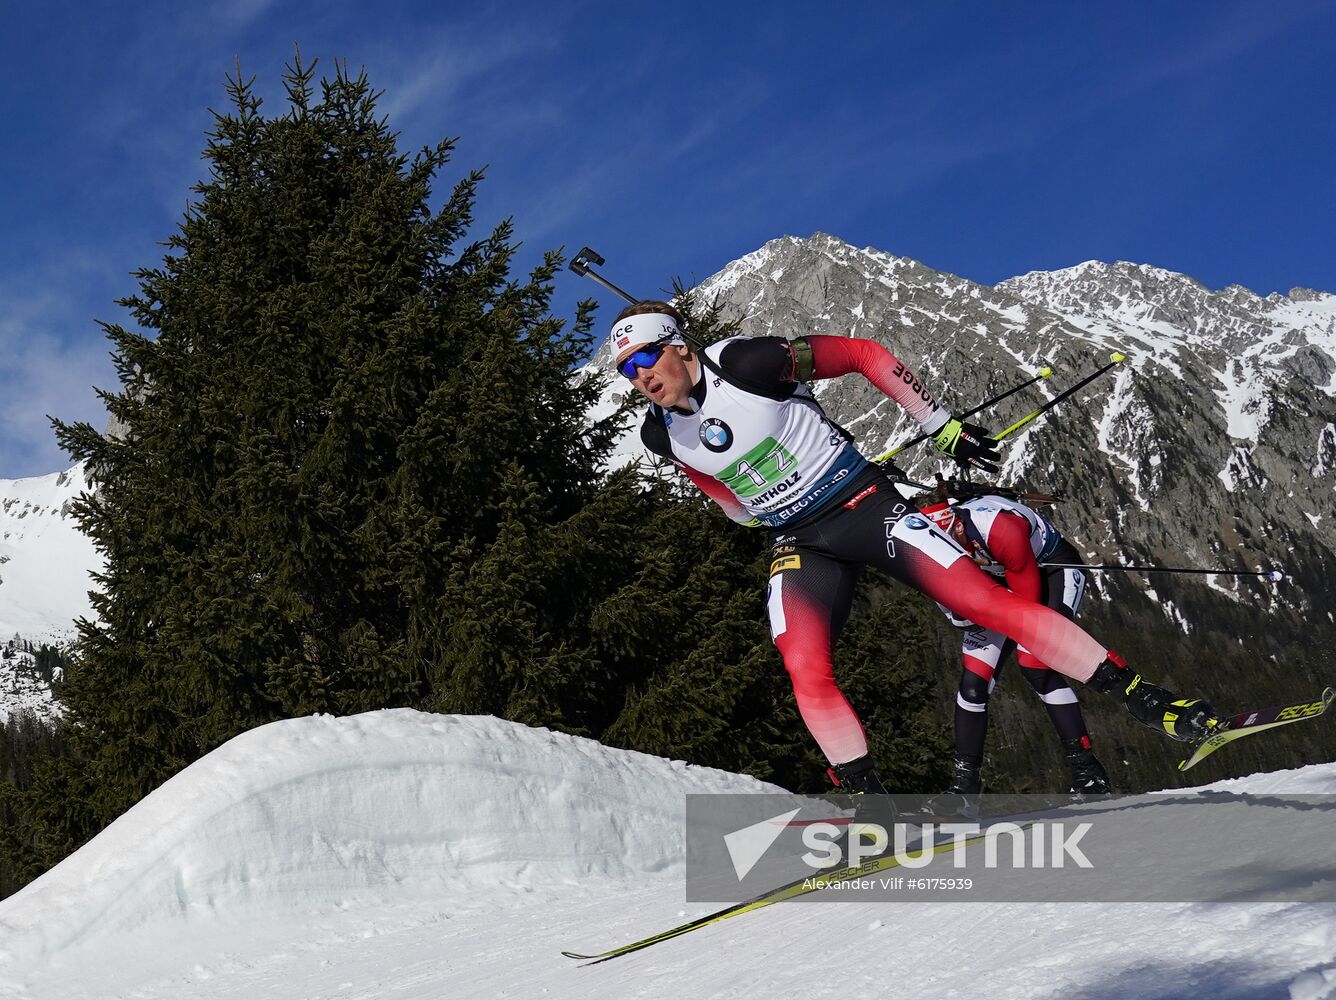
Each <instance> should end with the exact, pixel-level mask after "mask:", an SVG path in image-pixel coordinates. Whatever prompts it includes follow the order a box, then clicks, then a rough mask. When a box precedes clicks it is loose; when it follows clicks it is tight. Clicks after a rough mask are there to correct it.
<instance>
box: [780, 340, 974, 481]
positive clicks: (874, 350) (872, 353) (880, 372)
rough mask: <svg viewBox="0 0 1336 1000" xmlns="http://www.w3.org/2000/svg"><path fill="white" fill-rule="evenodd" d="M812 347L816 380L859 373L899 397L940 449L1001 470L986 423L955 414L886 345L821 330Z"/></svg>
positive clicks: (886, 392) (892, 395) (960, 457)
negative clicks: (970, 420)
mask: <svg viewBox="0 0 1336 1000" xmlns="http://www.w3.org/2000/svg"><path fill="white" fill-rule="evenodd" d="M806 341H807V343H808V344H809V345H810V347H811V352H812V358H811V366H812V375H811V377H812V378H814V379H823V378H837V377H839V376H840V375H849V374H852V373H853V372H858V373H859V374H860V375H862V376H863V377H864V378H866V379H867V380H868V381H869V382H871V383H872V384H873V385H875V386H876V387H877V388H878V389H880V390H881V391H882V392H883V393H885V394H886V395H887V396H889V397H890V398H891V399H893V400H895V402H896V403H898V404H899V405H900V406H901V407H902V408H903V409H904V410H905V412H906V413H908V414H909V415H910V416H911V417H913V418H914V420H916V421H917V422H918V424H919V426H920V427H922V428H923V430H924V431H925V432H926V433H928V434H932V435H933V442H934V443H935V444H936V445H937V450H938V451H940V452H942V454H944V455H949V456H950V457H951V458H954V459H955V460H956V461H958V462H960V463H961V464H962V465H964V464H968V463H970V462H973V463H974V464H976V465H978V466H979V467H980V468H983V469H985V470H986V471H990V472H995V471H997V469H996V466H994V465H993V464H992V463H994V462H996V461H997V459H998V452H997V442H996V441H994V440H993V439H992V438H991V437H990V436H989V435H988V432H987V431H985V430H984V429H983V428H982V427H979V426H977V425H975V424H967V423H964V422H962V421H960V420H957V419H956V418H954V417H953V416H951V412H950V411H949V410H948V409H947V408H946V407H944V406H942V405H941V404H940V403H939V402H937V400H936V399H935V398H934V397H933V395H932V393H930V392H929V391H928V390H927V388H925V387H924V385H923V380H922V379H921V378H919V377H918V375H917V374H916V373H915V372H914V370H913V369H912V368H910V367H909V366H908V365H907V364H905V363H904V362H903V361H901V360H900V359H899V358H897V357H896V356H895V355H894V354H892V353H891V352H890V351H888V350H887V349H886V348H885V347H882V346H881V344H878V343H877V342H876V341H874V340H864V339H863V338H861V337H834V336H829V335H822V334H816V335H814V336H811V337H807V338H806Z"/></svg>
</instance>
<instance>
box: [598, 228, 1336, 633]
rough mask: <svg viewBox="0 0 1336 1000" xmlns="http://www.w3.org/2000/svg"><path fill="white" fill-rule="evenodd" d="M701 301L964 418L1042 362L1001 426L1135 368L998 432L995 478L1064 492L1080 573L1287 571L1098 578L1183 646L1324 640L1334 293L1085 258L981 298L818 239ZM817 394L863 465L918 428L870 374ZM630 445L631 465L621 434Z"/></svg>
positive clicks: (1335, 444) (916, 454) (945, 277)
mask: <svg viewBox="0 0 1336 1000" xmlns="http://www.w3.org/2000/svg"><path fill="white" fill-rule="evenodd" d="M696 292H697V294H698V295H699V296H700V297H701V298H702V299H703V300H706V301H709V300H712V299H714V300H717V301H719V302H720V304H721V305H722V306H723V307H724V315H725V316H726V317H728V318H731V319H737V320H740V322H741V330H742V333H743V334H745V335H763V334H769V335H781V336H788V337H794V336H800V335H802V334H805V333H811V332H816V333H829V334H838V335H843V336H860V337H868V338H871V339H874V340H878V341H881V342H882V343H885V344H886V345H887V346H888V347H890V348H891V349H892V350H894V351H895V353H896V354H897V355H898V356H899V357H900V358H902V359H903V360H905V361H906V362H908V363H909V364H911V365H912V366H913V367H914V368H915V369H916V370H917V371H918V372H919V374H920V375H922V376H924V378H925V381H926V382H927V384H928V385H929V386H932V387H935V388H936V389H938V390H939V392H940V394H941V396H942V398H943V399H944V401H945V402H946V403H947V404H948V405H950V406H952V407H953V408H954V409H956V410H957V412H960V411H963V410H966V409H969V408H972V407H973V406H974V405H975V404H977V403H978V402H980V401H982V400H983V399H986V398H989V397H990V396H993V395H996V394H997V393H999V392H1001V391H1002V390H1004V389H1006V388H1009V387H1010V386H1012V385H1016V384H1019V383H1020V382H1022V381H1025V380H1026V379H1027V378H1028V377H1030V376H1031V375H1033V374H1034V373H1035V372H1036V371H1037V370H1038V369H1039V368H1040V367H1042V366H1043V365H1044V364H1050V365H1052V366H1053V368H1054V374H1053V376H1052V377H1051V378H1050V379H1049V380H1048V381H1047V382H1045V383H1040V384H1039V385H1037V386H1035V387H1034V388H1033V389H1032V390H1027V392H1025V393H1022V394H1020V395H1018V396H1014V397H1012V398H1011V399H1009V400H1007V401H1006V403H1004V404H1003V405H1002V406H1001V407H1000V408H999V409H998V411H997V412H985V413H983V414H981V415H980V416H978V417H976V418H974V419H975V420H977V421H978V422H981V423H983V424H984V425H985V426H987V427H990V428H991V429H993V430H998V429H1000V428H1002V427H1005V426H1008V425H1009V424H1011V423H1012V422H1014V421H1015V420H1018V419H1019V418H1020V417H1022V416H1024V415H1025V414H1026V413H1028V412H1030V411H1031V410H1033V409H1034V408H1036V407H1037V406H1039V405H1040V404H1041V403H1042V402H1043V400H1044V399H1046V398H1052V396H1054V395H1055V394H1056V393H1057V392H1059V391H1061V390H1062V389H1063V388H1064V387H1066V386H1069V385H1072V384H1073V383H1075V382H1076V381H1078V380H1079V379H1080V378H1081V377H1082V376H1084V375H1086V374H1088V373H1090V372H1093V371H1094V370H1095V369H1096V368H1098V367H1100V366H1101V365H1103V364H1106V363H1108V362H1109V360H1110V356H1111V355H1112V354H1113V353H1114V352H1121V353H1123V354H1125V355H1127V360H1126V361H1125V362H1123V363H1122V364H1120V365H1119V366H1118V367H1117V368H1115V369H1114V370H1113V371H1112V372H1110V373H1109V374H1107V375H1105V376H1103V377H1101V378H1100V379H1098V380H1096V381H1095V382H1093V383H1091V384H1090V385H1089V386H1088V387H1087V388H1086V389H1085V390H1082V391H1081V392H1080V393H1078V394H1077V395H1076V396H1075V397H1074V398H1073V399H1071V400H1069V401H1067V402H1065V403H1063V404H1061V405H1060V406H1058V407H1057V408H1055V409H1054V410H1053V411H1051V413H1050V414H1049V415H1047V416H1046V417H1044V418H1042V419H1041V420H1038V421H1035V422H1033V423H1031V424H1029V425H1027V426H1026V427H1025V428H1023V429H1021V430H1020V431H1019V432H1017V433H1016V434H1014V435H1012V436H1011V437H1010V438H1009V439H1008V442H1007V447H1006V448H1005V449H1004V456H1005V459H1006V461H1005V464H1004V467H1003V474H1002V477H1001V479H1002V481H1003V482H1019V483H1023V484H1025V485H1027V486H1029V487H1030V488H1035V489H1042V490H1061V491H1065V492H1066V493H1067V494H1068V495H1069V496H1070V497H1071V501H1070V502H1068V503H1066V504H1064V505H1063V506H1062V507H1061V508H1059V509H1058V511H1057V513H1056V515H1055V519H1056V520H1057V522H1058V524H1059V526H1060V527H1062V528H1063V529H1064V531H1065V532H1066V533H1068V534H1069V535H1070V536H1071V537H1072V538H1073V540H1074V541H1075V542H1076V543H1078V545H1079V546H1080V547H1083V548H1084V551H1085V555H1086V556H1087V557H1088V560H1089V561H1098V562H1108V563H1125V564H1133V563H1155V564H1160V565H1174V566H1207V567H1209V566H1220V567H1222V568H1234V569H1248V570H1260V569H1268V568H1273V567H1274V568H1280V569H1281V570H1283V571H1284V572H1285V573H1286V574H1287V579H1286V580H1285V582H1283V583H1281V584H1280V585H1279V586H1272V585H1270V584H1265V583H1262V582H1259V581H1257V580H1256V579H1252V580H1249V579H1246V578H1244V579H1239V578H1234V577H1226V576H1202V577H1196V578H1182V577H1179V578H1173V579H1170V578H1166V577H1164V576H1157V577H1153V578H1150V579H1149V580H1146V579H1141V578H1132V579H1125V578H1122V577H1121V576H1120V575H1114V574H1107V575H1105V576H1102V577H1096V578H1095V580H1094V584H1095V586H1096V588H1097V589H1101V590H1104V591H1105V592H1106V595H1108V594H1111V595H1113V596H1115V597H1126V598H1128V599H1129V600H1131V599H1133V598H1132V595H1134V594H1135V595H1137V596H1136V597H1135V598H1134V600H1135V601H1140V602H1145V601H1146V598H1147V597H1148V598H1149V600H1150V602H1151V603H1152V604H1153V605H1154V606H1155V607H1156V608H1158V609H1159V613H1161V614H1162V615H1163V616H1164V618H1167V619H1168V620H1169V621H1170V622H1172V623H1173V625H1174V627H1176V628H1178V629H1181V630H1182V631H1183V632H1191V631H1192V630H1193V629H1197V628H1200V627H1202V626H1203V625H1205V626H1207V627H1209V624H1210V622H1211V620H1212V612H1211V610H1210V609H1211V607H1212V602H1214V606H1215V607H1224V608H1228V607H1229V606H1230V605H1243V606H1246V607H1248V608H1250V609H1251V608H1252V607H1254V606H1255V607H1257V608H1259V609H1261V611H1262V612H1264V613H1267V614H1269V615H1271V616H1272V618H1273V620H1277V619H1279V620H1283V621H1284V622H1285V623H1287V624H1288V625H1291V626H1293V629H1292V630H1291V632H1292V633H1293V634H1295V635H1298V634H1300V633H1303V634H1304V639H1305V640H1306V639H1307V638H1308V634H1307V632H1306V630H1308V629H1311V628H1313V627H1316V628H1318V629H1319V631H1320V632H1322V633H1323V634H1327V635H1333V636H1336V630H1333V625H1334V624H1336V602H1333V601H1332V599H1331V596H1330V593H1331V591H1330V586H1329V582H1328V581H1329V580H1330V579H1331V578H1332V575H1333V573H1336V296H1333V295H1331V294H1329V293H1325V292H1315V291H1311V290H1307V289H1295V290H1293V291H1292V292H1290V293H1289V294H1288V295H1279V294H1272V295H1268V296H1266V297H1265V298H1263V297H1260V296H1258V295H1256V294H1254V293H1253V292H1250V291H1248V290H1247V289H1245V288H1242V287H1240V286H1238V285H1232V286H1230V287H1228V288H1226V289H1223V290H1221V291H1211V290H1210V289H1207V288H1206V287H1204V286H1203V285H1201V284H1200V283H1198V282H1196V281H1194V280H1193V279H1192V278H1189V277H1187V276H1186V275H1182V274H1176V273H1174V272H1171V271H1166V270H1163V269H1161V268H1156V267H1149V266H1145V265H1138V264H1127V263H1116V264H1103V263H1099V262H1096V261H1091V262H1087V263H1084V264H1080V265H1078V266H1076V267H1072V268H1067V269H1064V270H1061V271H1053V272H1034V273H1031V274H1026V275H1023V276H1021V277H1018V278H1011V279H1009V280H1007V281H1003V282H1001V283H999V284H998V285H997V286H996V287H989V286H987V285H982V284H978V283H976V282H972V281H968V280H966V279H964V278H960V277H957V276H955V275H952V274H947V273H945V272H941V271H936V270H933V269H932V268H929V267H926V266H925V265H923V264H921V263H919V262H917V261H914V260H910V259H908V258H904V257H895V256H892V255H891V254H888V253H883V252H881V251H879V250H875V249H872V248H865V249H857V248H855V247H853V246H850V245H849V244H847V243H844V242H842V241H841V240H839V239H836V238H835V237H832V236H827V235H824V234H817V235H815V236H813V237H811V238H809V239H797V238H793V237H785V238H782V239H777V240H774V241H772V242H770V243H767V244H766V245H765V246H764V247H762V248H760V249H759V250H757V251H755V252H754V253H751V254H748V255H747V256H745V257H743V258H741V259H739V260H737V261H734V262H733V263H731V264H729V265H728V266H727V267H725V268H724V269H723V270H722V271H721V272H719V273H718V274H716V275H713V276H712V277H710V278H707V279H706V280H705V281H703V282H702V283H701V284H700V285H699V286H698V288H697V289H696ZM624 391H625V390H624V389H623V388H622V387H621V386H617V385H614V386H613V387H612V388H611V389H610V390H609V396H608V397H607V401H608V403H611V401H612V394H614V393H619V392H624ZM817 393H818V395H819V397H820V398H821V399H822V401H823V403H824V404H825V405H826V407H827V409H828V410H829V411H830V412H831V414H832V416H834V417H835V418H836V419H837V420H839V421H840V422H841V423H843V424H844V425H845V426H846V427H848V428H849V429H850V430H852V431H854V432H855V433H856V434H857V435H858V436H859V440H860V443H861V446H862V447H863V448H864V450H865V451H866V452H867V453H868V454H877V453H879V452H881V451H883V450H885V449H887V448H889V447H891V446H893V445H895V444H898V443H899V442H901V441H903V440H905V439H907V438H909V437H910V436H912V434H913V433H914V432H915V431H916V430H917V428H916V427H912V426H910V424H909V422H908V420H907V419H906V418H905V416H904V414H903V413H902V411H900V410H899V409H898V408H897V407H896V406H895V405H894V404H892V403H891V402H890V401H889V400H886V399H885V398H884V397H882V396H881V395H880V394H879V393H878V392H876V390H875V389H873V388H872V387H871V386H869V385H867V384H866V383H865V382H863V380H861V379H843V380H839V381H837V382H831V383H819V384H818V386H817ZM623 452H624V453H625V454H626V455H628V456H633V455H638V454H639V449H638V444H637V442H636V441H635V440H634V437H633V436H630V437H628V439H627V441H626V444H625V447H624V448H623ZM897 461H899V462H900V464H901V466H902V467H903V468H904V469H905V470H906V472H908V473H909V475H910V477H911V478H913V479H916V480H918V481H928V482H931V480H932V472H933V471H934V470H939V469H940V470H942V471H944V472H947V473H949V472H950V466H949V465H948V464H946V463H943V462H941V461H939V460H938V458H937V456H936V455H935V453H934V452H933V451H932V449H931V447H930V445H926V444H925V445H920V446H918V447H916V448H914V449H912V450H910V451H908V452H906V453H903V454H902V455H901V456H900V457H899V458H898V459H897ZM1171 594H1172V596H1170V595H1171ZM1185 594H1186V595H1187V596H1186V599H1185V597H1184V595H1185ZM1185 600H1186V603H1191V604H1193V605H1194V606H1193V607H1191V608H1188V607H1181V606H1179V605H1180V604H1183V603H1185ZM1217 617H1218V616H1217ZM1164 618H1162V619H1161V620H1162V621H1163V620H1164ZM1276 634H1277V635H1280V634H1281V633H1280V632H1277V633H1276Z"/></svg>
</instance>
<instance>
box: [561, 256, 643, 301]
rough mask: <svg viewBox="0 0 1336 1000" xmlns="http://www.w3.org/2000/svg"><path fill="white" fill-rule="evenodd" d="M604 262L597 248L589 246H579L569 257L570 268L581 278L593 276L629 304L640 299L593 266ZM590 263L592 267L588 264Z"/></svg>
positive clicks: (598, 265) (599, 265) (601, 264)
mask: <svg viewBox="0 0 1336 1000" xmlns="http://www.w3.org/2000/svg"><path fill="white" fill-rule="evenodd" d="M604 263H606V262H605V261H604V260H603V258H602V257H600V256H599V254H598V251H597V250H594V249H593V248H591V247H581V248H580V252H579V253H577V254H576V255H575V256H574V257H572V258H571V270H572V271H574V272H575V273H576V274H578V275H579V276H580V277H582V278H593V279H594V280H595V281H597V282H598V283H599V284H600V285H602V286H603V287H604V288H606V289H607V290H608V291H610V292H612V293H613V294H615V295H620V296H621V297H622V298H624V299H626V301H627V302H629V303H631V305H635V304H636V303H637V302H639V301H640V300H639V299H638V298H636V297H635V296H634V295H632V294H631V293H630V292H625V291H622V289H620V288H618V287H617V286H616V285H614V284H613V283H612V282H611V281H609V280H608V279H607V278H605V277H603V275H601V274H599V273H598V272H597V271H595V270H594V267H602V266H603V265H604ZM591 264H592V265H593V267H591V266H590V265H591Z"/></svg>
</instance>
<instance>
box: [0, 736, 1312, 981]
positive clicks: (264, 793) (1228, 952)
mask: <svg viewBox="0 0 1336 1000" xmlns="http://www.w3.org/2000/svg"><path fill="white" fill-rule="evenodd" d="M1225 752H1227V751H1225ZM1211 787H1212V788H1213V789H1216V790H1227V791H1233V792H1252V793H1257V794H1258V795H1259V799H1258V801H1264V802H1274V801H1275V797H1277V796H1285V795H1291V794H1305V795H1307V794H1316V793H1331V792H1336V764H1328V765H1317V766H1312V767H1307V768H1303V769H1300V770H1295V771H1288V772H1281V773H1274V774H1258V775H1253V776H1252V777H1250V778H1242V779H1236V780H1233V781H1228V782H1220V783H1218V784H1216V785H1214V786H1211ZM767 788H768V786H765V785H762V784H761V783H760V782H757V781H756V780H754V779H751V778H747V777H743V776H740V775H732V774H727V773H725V772H721V771H712V770H709V769H705V768H698V767H690V766H687V765H684V764H680V763H675V762H671V761H667V760H663V759H660V758H654V757H649V756H646V755H644V754H637V753H632V752H628V751H621V750H614V749H610V748H607V747H604V746H601V745H599V744H597V743H594V742H592V741H589V740H584V739H579V738H576V737H571V736H565V735H562V734H557V733H552V732H549V731H547V730H543V729H529V728H526V727H523V726H519V725H515V724H512V723H506V722H501V721H499V720H497V719H492V718H483V717H460V716H439V715H426V714H422V713H418V712H412V711H408V710H399V711H387V712H374V713H369V714H366V715H360V716H354V717H351V718H345V719H333V718H329V717H320V716H317V717H312V718H306V719H295V720H289V721H286V722H279V723H274V724H272V725H269V726H265V727H262V728H260V729H256V730H253V731H251V732H249V733H245V734H243V735H241V736H238V737H237V738H236V739H234V740H232V741H231V742H229V743H227V744H226V745H224V746H222V747H220V748H219V749H218V750H216V751H214V752H213V753H212V754H210V755H209V756H207V757H205V758H203V759H202V760H200V761H197V762H196V763H195V764H193V765H191V766H190V767H189V768H187V769H186V770H185V771H183V772H181V773H180V774H178V775H177V776H176V777H174V778H173V779H172V780H171V781H169V782H167V783H166V784H165V785H163V786H162V787H161V788H159V789H157V790H156V791H154V792H153V793H152V794H151V795H149V796H148V797H147V798H145V799H144V800H143V801H142V802H140V803H139V804H138V805H136V806H135V807H134V808H133V809H131V810H130V811H129V812H128V813H126V814H125V815H124V816H122V817H121V818H120V819H118V820H117V821H116V822H115V823H114V824H113V825H112V826H110V827H109V828H107V829H106V830H105V831H104V832H103V833H102V834H100V835H99V836H98V837H96V838H95V839H94V840H93V841H91V842H90V843H89V844H87V845H86V846H85V847H83V848H82V849H81V850H79V851H78V852H76V853H75V854H74V855H72V856H71V857H69V858H67V859H66V860H65V861H64V862H62V863H61V864H60V865H58V866H57V867H56V868H54V869H52V870H51V871H50V872H48V873H46V874H45V875H43V876H42V877H41V878H39V879H38V880H37V881H35V882H33V883H32V884H30V885H29V886H27V887H26V888H24V889H23V890H21V891H20V892H18V893H17V894H15V895H14V896H11V897H10V898H8V899H6V900H4V901H0V997H5V998H10V1000H48V998H54V997H59V998H61V1000H92V998H97V1000H110V998H116V997H127V998H128V997H134V998H138V1000H155V998H162V1000H166V998H171V1000H203V998H219V1000H221V998H242V997H244V998H246V1000H294V998H299V997H311V998H316V997H319V998H322V1000H324V998H346V1000H355V998H367V1000H372V998H374V1000H381V998H384V997H389V996H393V997H403V998H405V1000H412V998H422V1000H427V998H431V1000H438V998H441V997H451V998H454V997H501V996H506V997H538V996H545V997H550V998H553V1000H562V998H571V1000H575V998H579V1000H592V998H602V997H607V998H617V1000H626V998H634V997H692V998H700V1000H704V998H714V997H718V998H725V997H727V998H733V997H741V996H764V997H770V998H775V1000H785V998H798V997H802V998H810V997H814V996H895V997H914V998H921V1000H934V998H947V997H974V996H979V995H980V993H981V992H982V993H983V994H986V995H987V996H988V997H990V998H997V1000H1022V998H1023V1000H1038V998H1047V997H1062V998H1064V1000H1080V998H1086V1000H1112V998H1114V997H1136V998H1142V997H1165V998H1168V997H1174V998H1180V997H1181V998H1187V997H1212V998H1217V1000H1221V998H1233V1000H1244V998H1248V1000H1260V998H1275V1000H1281V998H1291V1000H1331V998H1336V904H1333V903H1238V902H1226V903H1209V904H1192V903H1156V904H1152V903H1127V902H1123V903H1077V902H1069V903H1061V904H1057V903H1020V904H1018V903H988V902H970V901H961V902H949V903H940V902H939V903H912V902H904V903H886V902H881V903H877V902H855V901H840V902H820V903H812V904H802V903H781V904H779V905H776V906H772V907H768V908H766V909H762V910H757V911H755V912H753V913H749V914H746V915H744V916H741V917H738V918H736V919H734V920H730V921H727V922H725V923H720V924H716V925H713V926H710V927H707V928H704V929H702V930H699V931H696V932H694V933H692V934H689V935H686V936H683V937H680V938H677V939H674V940H671V941H666V942H663V943H662V944H659V945H656V946H655V947H654V948H652V949H649V950H646V951H643V952H638V953H636V954H634V955H630V956H627V957H625V958H621V959H618V960H617V961H616V962H610V963H607V964H602V965H594V966H580V965H577V964H575V963H573V962H571V961H570V960H569V959H566V958H564V957H562V955H561V954H560V952H561V951H562V950H565V949H576V950H587V949H593V950H598V949H600V948H606V947H611V946H614V945H617V944H620V943H623V942H628V941H633V940H636V939H638V938H640V937H643V936H646V935H648V934H652V933H654V932H657V931H660V930H664V929H667V928H669V927H672V926H674V925H676V924H678V923H681V922H683V921H685V920H687V919H691V918H694V917H695V916H697V915H700V914H702V913H705V912H709V911H710V910H713V909H715V908H717V904H700V903H684V902H683V885H684V883H683V871H684V867H683V838H684V833H683V825H684V824H683V811H684V797H685V795H686V794H687V793H691V792H696V793H701V792H704V793H714V792H734V793H738V792H758V791H765V790H767ZM1178 794H1180V795H1181V794H1183V793H1182V792H1179V793H1178ZM1208 798H1209V796H1207V795H1205V794H1203V795H1202V800H1203V801H1206V800H1207V799H1208ZM1113 808H1114V809H1117V808H1120V807H1119V804H1118V803H1114V804H1113ZM1296 877H1297V875H1296ZM1304 877H1306V878H1308V877H1311V878H1320V877H1321V876H1320V875H1319V874H1314V873H1312V872H1305V873H1304Z"/></svg>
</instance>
